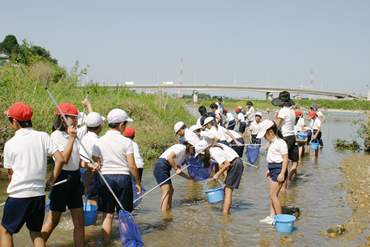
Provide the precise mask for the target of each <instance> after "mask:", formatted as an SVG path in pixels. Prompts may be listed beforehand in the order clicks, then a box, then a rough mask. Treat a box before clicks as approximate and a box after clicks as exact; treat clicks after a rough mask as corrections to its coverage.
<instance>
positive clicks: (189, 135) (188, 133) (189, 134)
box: [184, 128, 199, 141]
mask: <svg viewBox="0 0 370 247" xmlns="http://www.w3.org/2000/svg"><path fill="white" fill-rule="evenodd" d="M190 138H196V139H197V140H199V137H198V136H197V134H195V133H194V132H193V131H191V130H189V129H188V128H186V129H185V134H184V139H185V141H188V140H189V139H190Z"/></svg>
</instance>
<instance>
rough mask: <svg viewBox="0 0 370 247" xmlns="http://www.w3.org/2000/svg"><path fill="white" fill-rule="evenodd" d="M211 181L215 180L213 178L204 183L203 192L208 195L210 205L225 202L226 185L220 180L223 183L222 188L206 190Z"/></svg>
mask: <svg viewBox="0 0 370 247" xmlns="http://www.w3.org/2000/svg"><path fill="white" fill-rule="evenodd" d="M211 180H213V178H210V179H208V180H207V181H206V182H205V183H204V187H203V190H204V192H205V193H206V195H207V198H208V201H209V202H210V203H217V202H220V201H223V200H224V184H223V183H222V182H221V180H220V179H219V180H218V181H219V182H220V183H221V187H218V188H214V189H209V190H206V184H207V183H208V182H209V181H211Z"/></svg>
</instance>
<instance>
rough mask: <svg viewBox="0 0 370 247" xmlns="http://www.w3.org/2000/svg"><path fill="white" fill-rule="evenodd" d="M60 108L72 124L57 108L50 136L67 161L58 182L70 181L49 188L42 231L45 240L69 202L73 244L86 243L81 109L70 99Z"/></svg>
mask: <svg viewBox="0 0 370 247" xmlns="http://www.w3.org/2000/svg"><path fill="white" fill-rule="evenodd" d="M59 108H60V109H61V110H62V112H63V114H64V115H65V117H66V118H67V121H68V123H69V124H70V125H71V127H68V124H67V123H66V122H65V120H64V118H63V116H62V113H61V112H60V111H59V109H58V108H57V109H56V115H55V119H54V124H53V133H52V134H51V139H52V140H53V141H54V142H55V144H56V145H57V146H58V148H59V151H60V152H61V153H62V156H63V158H64V160H65V163H64V166H63V169H62V171H61V173H60V174H59V176H58V178H57V180H56V181H55V182H59V181H61V180H64V179H66V178H69V179H70V181H68V182H66V183H63V184H61V185H58V186H56V187H54V188H53V189H52V191H51V192H50V194H49V198H50V211H49V215H48V218H47V220H46V222H45V224H44V225H43V227H42V231H41V232H42V236H43V238H44V240H45V242H46V241H47V240H48V239H49V237H50V235H51V233H52V232H53V230H54V229H55V227H57V225H58V224H59V220H60V217H61V216H62V213H63V212H64V211H65V210H66V206H68V208H69V210H70V212H71V215H72V219H73V225H74V234H73V235H74V245H75V246H84V243H85V221H84V214H83V209H82V206H83V202H82V194H83V186H82V183H81V173H80V170H79V166H80V162H81V159H80V146H79V144H78V142H77V140H76V137H77V129H76V126H77V117H78V111H77V107H76V106H75V105H73V104H71V103H61V104H60V105H59ZM87 165H88V166H89V167H90V168H92V169H93V171H95V170H96V169H98V168H93V167H92V164H87Z"/></svg>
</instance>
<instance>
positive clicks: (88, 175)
mask: <svg viewBox="0 0 370 247" xmlns="http://www.w3.org/2000/svg"><path fill="white" fill-rule="evenodd" d="M92 159H93V161H94V163H95V165H96V167H99V169H100V167H101V166H100V158H99V157H96V156H93V157H92ZM85 163H86V162H85ZM91 165H92V164H91ZM97 170H98V169H96V171H97ZM94 172H95V171H93V170H92V169H91V168H89V169H87V172H86V180H85V190H84V195H87V194H89V193H90V183H91V179H92V177H93V176H94Z"/></svg>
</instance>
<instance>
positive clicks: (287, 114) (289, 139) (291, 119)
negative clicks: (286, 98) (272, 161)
mask: <svg viewBox="0 0 370 247" xmlns="http://www.w3.org/2000/svg"><path fill="white" fill-rule="evenodd" d="M278 118H282V119H283V121H282V123H281V125H280V129H281V132H282V134H283V137H284V140H285V141H286V143H287V145H288V153H289V159H290V160H291V161H293V162H296V161H298V160H299V157H297V156H296V155H294V153H293V151H294V146H295V135H294V125H295V118H296V117H295V113H294V110H293V109H292V108H291V107H286V106H284V107H283V108H281V109H280V111H279V113H278Z"/></svg>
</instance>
